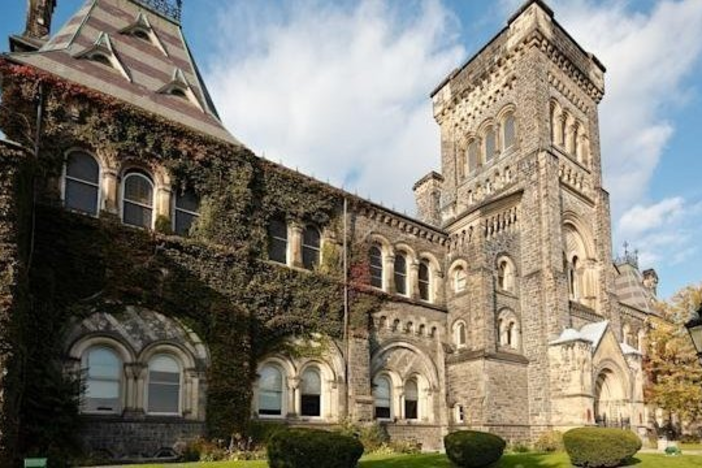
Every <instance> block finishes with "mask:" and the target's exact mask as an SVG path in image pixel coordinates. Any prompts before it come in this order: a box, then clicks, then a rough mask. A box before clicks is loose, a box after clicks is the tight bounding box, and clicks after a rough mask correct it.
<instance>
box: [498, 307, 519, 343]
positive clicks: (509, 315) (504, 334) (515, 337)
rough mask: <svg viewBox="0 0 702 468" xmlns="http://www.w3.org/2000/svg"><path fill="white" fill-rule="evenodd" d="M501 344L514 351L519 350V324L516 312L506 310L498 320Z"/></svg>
mask: <svg viewBox="0 0 702 468" xmlns="http://www.w3.org/2000/svg"><path fill="white" fill-rule="evenodd" d="M497 330H498V333H499V344H500V346H504V347H507V348H512V349H519V342H520V338H519V322H518V320H517V316H516V315H515V313H514V312H512V311H511V310H509V309H505V310H503V311H502V312H500V314H499V318H498V320H497Z"/></svg>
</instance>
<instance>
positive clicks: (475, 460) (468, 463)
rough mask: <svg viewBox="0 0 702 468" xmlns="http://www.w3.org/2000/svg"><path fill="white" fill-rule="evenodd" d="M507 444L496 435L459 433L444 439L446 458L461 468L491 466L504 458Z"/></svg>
mask: <svg viewBox="0 0 702 468" xmlns="http://www.w3.org/2000/svg"><path fill="white" fill-rule="evenodd" d="M506 446H507V443H506V442H505V441H504V440H503V439H502V438H501V437H499V436H496V435H495V434H489V433H487V432H478V431H458V432H453V433H451V434H448V435H447V436H446V437H444V447H445V448H446V456H447V457H448V458H449V460H451V461H452V462H453V463H454V464H455V465H457V466H459V467H461V468H482V467H486V466H490V465H491V464H493V463H495V462H496V461H498V460H499V459H500V458H501V457H502V453H503V452H504V451H505V447H506Z"/></svg>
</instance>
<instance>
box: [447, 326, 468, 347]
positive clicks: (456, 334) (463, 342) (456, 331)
mask: <svg viewBox="0 0 702 468" xmlns="http://www.w3.org/2000/svg"><path fill="white" fill-rule="evenodd" d="M451 336H452V337H453V344H454V346H455V347H456V348H459V349H461V348H466V347H467V346H468V325H467V324H466V321H465V320H463V319H458V320H456V321H455V322H453V325H451Z"/></svg>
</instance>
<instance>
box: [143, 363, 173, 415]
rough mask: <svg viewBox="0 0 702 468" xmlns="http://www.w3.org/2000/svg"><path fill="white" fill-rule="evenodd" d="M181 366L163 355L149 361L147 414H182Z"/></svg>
mask: <svg viewBox="0 0 702 468" xmlns="http://www.w3.org/2000/svg"><path fill="white" fill-rule="evenodd" d="M180 387H181V375H180V365H179V364H178V361H176V360H175V359H174V358H173V357H171V356H167V355H165V354H161V355H158V356H154V357H153V358H151V360H150V361H149V388H148V403H147V412H148V413H150V414H168V415H176V414H180Z"/></svg>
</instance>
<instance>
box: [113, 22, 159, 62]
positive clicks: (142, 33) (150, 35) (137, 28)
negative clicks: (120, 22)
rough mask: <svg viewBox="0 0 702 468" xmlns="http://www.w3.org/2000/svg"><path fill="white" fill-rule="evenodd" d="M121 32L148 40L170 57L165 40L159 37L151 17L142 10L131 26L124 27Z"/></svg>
mask: <svg viewBox="0 0 702 468" xmlns="http://www.w3.org/2000/svg"><path fill="white" fill-rule="evenodd" d="M119 33H120V34H124V35H128V36H133V37H135V38H137V39H139V40H141V41H144V42H147V43H149V44H151V45H153V46H155V47H156V48H158V49H159V50H160V51H161V52H163V55H165V56H166V57H168V51H167V50H166V47H165V46H164V44H163V42H161V39H160V38H159V37H158V34H156V31H155V30H154V28H153V27H151V23H150V22H149V18H148V17H147V16H146V15H145V14H144V12H141V11H140V12H139V14H138V15H137V17H136V19H135V20H134V21H133V22H132V23H131V24H130V25H129V26H127V27H125V28H122V29H121V30H120V31H119Z"/></svg>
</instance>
